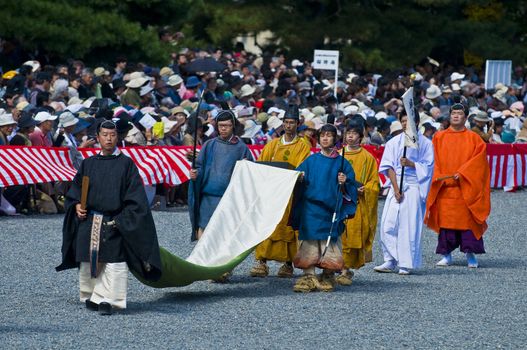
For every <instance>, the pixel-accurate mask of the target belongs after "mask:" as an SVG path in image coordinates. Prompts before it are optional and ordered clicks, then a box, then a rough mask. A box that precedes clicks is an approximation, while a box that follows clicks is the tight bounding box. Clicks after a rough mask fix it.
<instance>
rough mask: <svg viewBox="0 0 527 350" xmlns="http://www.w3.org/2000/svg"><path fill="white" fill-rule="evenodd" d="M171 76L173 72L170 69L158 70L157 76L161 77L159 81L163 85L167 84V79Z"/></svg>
mask: <svg viewBox="0 0 527 350" xmlns="http://www.w3.org/2000/svg"><path fill="white" fill-rule="evenodd" d="M172 75H174V71H173V70H172V68H169V67H163V68H161V70H159V76H160V77H161V79H163V81H164V82H165V83H166V82H168V79H169V78H170V76H172Z"/></svg>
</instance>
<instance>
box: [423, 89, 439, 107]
mask: <svg viewBox="0 0 527 350" xmlns="http://www.w3.org/2000/svg"><path fill="white" fill-rule="evenodd" d="M440 96H441V89H440V88H439V86H437V85H434V84H431V85H430V86H429V87H428V89H426V94H425V97H426V98H427V99H428V100H430V101H431V102H432V103H433V104H434V105H438V104H439V102H438V101H437V99H438V98H439V97H440Z"/></svg>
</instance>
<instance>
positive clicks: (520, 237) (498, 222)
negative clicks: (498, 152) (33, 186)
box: [0, 191, 527, 349]
mask: <svg viewBox="0 0 527 350" xmlns="http://www.w3.org/2000/svg"><path fill="white" fill-rule="evenodd" d="M526 202H527V192H525V191H522V192H519V193H514V194H507V193H503V192H493V193H492V204H493V211H492V214H491V217H490V220H489V226H490V228H489V230H488V232H487V234H486V236H485V239H486V249H487V254H486V255H484V256H483V257H481V258H480V266H481V268H479V269H477V270H469V269H468V268H467V267H466V262H465V259H464V256H463V255H461V253H459V252H457V253H456V254H455V255H454V261H455V266H452V267H449V268H435V267H434V263H435V262H436V260H437V259H438V257H437V256H436V255H435V254H434V249H435V243H436V236H435V234H433V233H432V232H431V231H429V230H426V231H425V232H424V233H423V235H424V239H423V241H424V242H423V258H424V267H423V268H422V269H421V270H419V271H417V272H416V273H415V274H414V275H412V276H398V275H396V274H377V273H374V272H373V270H372V268H373V266H374V265H373V264H369V265H368V266H366V267H364V268H363V269H361V270H360V271H358V272H357V273H356V278H355V280H354V283H353V285H352V286H351V287H340V288H338V289H337V290H336V291H335V292H334V293H311V294H295V293H293V292H292V286H293V280H287V279H286V280H284V279H279V278H277V277H268V278H265V279H252V278H250V277H248V271H249V269H250V267H251V265H252V262H253V258H252V257H250V258H248V259H246V261H244V263H243V264H242V265H240V266H239V267H238V268H237V269H236V270H235V272H234V276H233V278H232V282H231V283H229V284H225V285H221V284H213V283H209V282H198V283H194V284H192V285H190V286H187V287H184V288H177V289H176V288H175V289H166V290H156V289H152V288H149V287H146V286H144V285H142V284H140V283H139V282H138V281H137V280H135V279H134V278H133V276H131V275H130V277H129V287H128V309H127V310H126V311H125V312H124V313H121V314H115V315H113V316H111V317H102V316H99V315H97V314H96V313H92V312H89V311H87V310H86V309H85V308H84V305H81V304H80V303H79V302H78V300H77V295H78V286H77V274H76V271H74V270H69V271H66V272H62V273H56V272H55V271H54V267H55V266H56V265H57V264H58V263H59V260H60V245H61V225H62V217H61V216H31V217H10V218H6V217H1V218H0V227H1V228H2V229H1V231H0V232H1V233H0V266H2V273H1V274H0V298H1V300H2V302H1V303H0V348H2V349H29V348H35V349H51V348H54V349H59V348H60V349H74V348H76V349H79V348H82V349H98V348H101V349H103V348H105V349H120V348H127V349H150V348H154V347H155V348H162V349H168V348H176V349H217V348H224V349H231V348H232V349H242V348H243V349H246V348H248V349H253V348H254V349H295V348H296V349H304V348H372V349H384V348H386V349H388V348H389V349H394V348H434V349H436V348H437V349H440V348H453V347H462V348H471V349H475V348H509V349H510V348H524V347H525V346H527V333H526V329H527V318H526V316H525V315H526V314H527V307H526V303H525V297H526V295H527V293H526V290H525V288H526V285H527V273H526V267H525V266H526V263H527V261H526V259H525V258H524V255H523V254H524V253H525V251H526V248H527V239H526V230H525V227H526V225H525V223H526V220H525V217H524V216H523V215H522V214H523V213H524V208H525V203H526ZM382 206H383V203H381V204H380V208H379V211H381V210H382ZM505 217H506V218H507V220H505V219H504V218H505ZM154 218H155V221H156V224H157V228H158V233H159V240H160V244H161V245H162V246H164V247H166V248H168V249H169V250H171V251H172V252H175V253H176V254H178V255H179V256H182V257H186V256H187V255H188V254H189V253H190V251H191V250H192V244H191V243H190V242H189V234H188V232H189V220H188V217H187V215H186V213H185V212H183V211H172V212H162V211H158V212H155V213H154ZM374 258H375V263H380V262H381V260H382V257H381V254H380V251H379V247H378V244H376V245H375V250H374ZM278 267H279V266H278V265H271V271H272V273H276V271H277V269H278ZM297 273H298V272H297Z"/></svg>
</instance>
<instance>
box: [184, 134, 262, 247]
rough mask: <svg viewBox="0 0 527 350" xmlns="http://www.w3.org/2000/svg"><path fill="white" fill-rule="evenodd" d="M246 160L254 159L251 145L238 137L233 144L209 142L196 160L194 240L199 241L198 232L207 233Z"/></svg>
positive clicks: (191, 194)
mask: <svg viewBox="0 0 527 350" xmlns="http://www.w3.org/2000/svg"><path fill="white" fill-rule="evenodd" d="M242 159H248V160H251V161H252V160H253V156H252V154H251V152H250V151H249V148H248V147H247V145H245V144H244V143H243V142H241V141H240V139H239V138H237V137H235V138H234V139H233V140H232V141H231V142H227V141H224V140H222V139H220V138H219V137H216V138H214V139H211V140H208V141H207V142H205V144H204V145H203V147H202V148H201V151H200V152H199V156H198V159H197V160H196V169H197V170H198V178H197V179H196V181H191V184H190V186H189V191H188V208H189V212H190V221H191V223H192V240H195V239H196V231H197V229H198V228H199V227H201V228H203V229H204V228H205V227H206V226H207V224H208V223H209V220H210V218H211V216H212V213H214V210H216V207H217V206H218V203H219V202H220V199H221V197H222V196H223V194H224V193H225V190H226V189H227V186H228V185H229V182H230V180H231V175H232V172H233V170H234V166H235V165H236V162H237V161H238V160H242ZM196 193H199V196H197V195H196Z"/></svg>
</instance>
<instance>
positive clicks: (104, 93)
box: [93, 67, 117, 101]
mask: <svg viewBox="0 0 527 350" xmlns="http://www.w3.org/2000/svg"><path fill="white" fill-rule="evenodd" d="M93 74H94V75H95V79H96V85H95V86H96V87H95V96H97V98H109V99H111V100H112V101H117V96H116V95H115V93H114V91H113V88H112V85H111V83H112V76H111V74H110V71H108V70H107V69H105V68H104V67H97V68H95V69H94V71H93Z"/></svg>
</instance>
